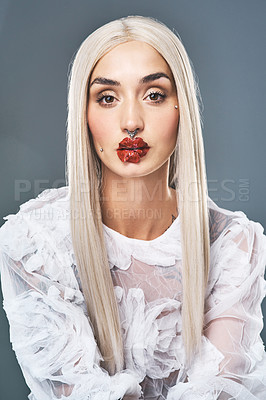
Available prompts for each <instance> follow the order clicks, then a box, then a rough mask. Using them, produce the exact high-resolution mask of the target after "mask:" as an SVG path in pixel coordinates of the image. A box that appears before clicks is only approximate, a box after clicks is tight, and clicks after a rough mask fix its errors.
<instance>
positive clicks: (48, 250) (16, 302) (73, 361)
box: [0, 212, 140, 400]
mask: <svg viewBox="0 0 266 400" xmlns="http://www.w3.org/2000/svg"><path fill="white" fill-rule="evenodd" d="M5 219H8V221H7V222H6V223H5V224H4V225H3V226H2V227H1V229H0V268H1V283H2V291H3V298H4V301H3V306H4V309H5V312H6V315H7V318H8V321H9V325H10V340H11V343H12V347H13V350H14V351H15V353H16V357H17V360H18V362H19V364H20V367H21V369H22V372H23V375H24V378H25V381H26V383H27V385H28V386H29V388H30V389H31V394H30V395H29V399H30V400H55V399H68V400H88V399H91V400H106V399H110V400H116V399H118V398H120V397H121V398H122V397H123V396H124V394H125V393H127V394H136V395H139V394H140V386H139V385H138V382H137V379H136V377H135V376H134V375H133V374H132V373H131V372H130V371H128V370H124V371H121V372H120V373H117V374H116V375H114V376H111V375H109V374H108V373H107V371H106V370H104V369H103V368H101V367H100V361H101V359H102V357H101V354H100V352H99V350H98V348H97V345H96V342H95V339H94V335H93V330H92V327H91V324H90V322H89V319H88V315H87V312H86V307H85V303H84V298H83V295H82V292H81V291H80V290H79V288H78V283H77V281H76V279H75V274H74V272H73V270H72V268H71V260H70V259H69V257H68V255H67V252H64V251H63V247H62V241H60V240H59V238H58V236H56V235H54V232H53V230H52V229H50V230H48V229H44V228H43V226H41V225H40V224H38V223H37V222H36V220H34V219H33V218H30V215H27V214H26V213H21V212H20V213H18V214H16V215H10V216H8V217H6V218H5ZM58 224H60V222H58ZM60 246H61V248H60Z"/></svg>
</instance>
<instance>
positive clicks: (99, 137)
mask: <svg viewBox="0 0 266 400" xmlns="http://www.w3.org/2000/svg"><path fill="white" fill-rule="evenodd" d="M87 121H88V125H89V128H90V132H91V134H92V137H93V141H94V142H103V141H104V139H106V138H107V137H108V120H107V119H106V118H102V115H101V113H98V112H97V111H95V110H94V109H93V107H92V108H91V109H89V110H88V112H87Z"/></svg>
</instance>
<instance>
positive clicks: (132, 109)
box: [121, 101, 144, 138]
mask: <svg viewBox="0 0 266 400" xmlns="http://www.w3.org/2000/svg"><path fill="white" fill-rule="evenodd" d="M143 129H144V116H143V112H142V109H141V106H140V105H139V104H138V102H137V101H135V102H134V101H131V102H125V104H124V105H123V107H121V131H122V132H123V133H124V134H126V135H130V137H131V138H134V137H136V136H137V135H139V134H140V133H141V132H143Z"/></svg>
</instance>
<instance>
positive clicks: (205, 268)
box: [66, 16, 210, 374]
mask: <svg viewBox="0 0 266 400" xmlns="http://www.w3.org/2000/svg"><path fill="white" fill-rule="evenodd" d="M131 40H139V41H142V42H146V43H147V44H149V45H151V46H152V47H153V48H154V49H156V50H157V51H158V52H159V53H160V54H161V55H162V56H163V57H164V59H165V60H166V62H167V63H168V65H169V67H170V69H171V71H172V74H173V77H174V80H175V84H176V89H177V96H178V103H179V112H180V120H179V126H178V139H177V144H176V148H175V151H174V153H173V154H172V155H171V158H170V168H169V182H168V184H169V186H171V187H173V188H174V189H175V190H176V195H177V199H178V212H179V214H180V224H181V245H182V280H183V302H182V338H183V342H184V346H185V350H186V355H187V362H188V363H190V362H191V360H192V358H193V355H194V354H195V353H196V352H197V351H198V350H200V344H201V335H202V331H203V316H204V298H205V290H206V285H207V280H208V274H209V259H210V239H209V216H208V207H207V179H206V170H205V159H204V147H203V140H202V132H201V116H200V107H199V105H200V102H199V100H200V95H199V90H198V85H197V82H196V79H195V74H194V70H193V67H192V63H191V62H190V60H189V57H188V55H187V53H186V51H185V48H184V46H183V44H182V42H181V39H180V38H179V37H178V35H177V34H175V33H174V32H172V31H171V30H170V29H169V28H168V27H167V26H165V25H164V24H163V23H161V22H159V21H157V20H155V19H153V18H149V17H142V16H128V17H124V18H120V19H117V20H115V21H111V22H109V23H107V24H105V25H104V26H101V27H100V28H98V29H97V30H96V31H94V32H93V33H92V34H90V35H89V36H88V37H87V38H86V39H85V40H84V41H83V43H82V44H81V46H80V48H79V49H78V51H77V53H76V55H75V57H74V61H73V64H72V68H71V73H70V77H69V91H68V120H67V159H66V181H67V185H68V186H69V191H70V210H71V215H75V218H71V233H72V242H73V249H74V253H75V257H76V262H77V268H78V272H79V275H80V279H81V283H82V290H83V294H84V298H85V301H86V305H87V310H88V315H89V318H90V321H91V323H92V327H93V330H94V334H95V338H96V341H97V344H98V346H99V349H100V352H101V354H102V357H103V359H102V366H103V367H104V368H106V369H107V370H108V371H109V373H110V374H114V373H116V372H118V371H120V370H121V369H123V368H124V361H123V341H122V335H121V330H120V321H119V312H118V306H117V302H116V298H115V293H114V288H113V283H112V278H111V273H110V268H109V264H108V257H107V251H106V247H105V242H104V235H103V226H102V216H101V207H100V191H101V163H100V160H99V158H98V156H97V153H96V151H95V149H94V146H93V143H92V139H91V134H90V132H89V129H88V125H87V117H86V115H87V106H88V85H89V82H90V76H91V73H92V71H93V68H94V67H95V65H96V63H97V62H98V61H99V60H100V58H101V57H102V56H104V55H105V54H106V53H107V52H108V51H109V50H111V49H112V48H113V47H114V46H116V45H119V44H120V43H124V42H127V41H131Z"/></svg>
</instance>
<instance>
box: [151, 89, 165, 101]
mask: <svg viewBox="0 0 266 400" xmlns="http://www.w3.org/2000/svg"><path fill="white" fill-rule="evenodd" d="M147 97H150V100H152V103H162V102H163V101H164V99H165V98H166V95H165V94H164V93H162V92H160V91H153V92H150V93H149V94H148V96H147Z"/></svg>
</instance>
